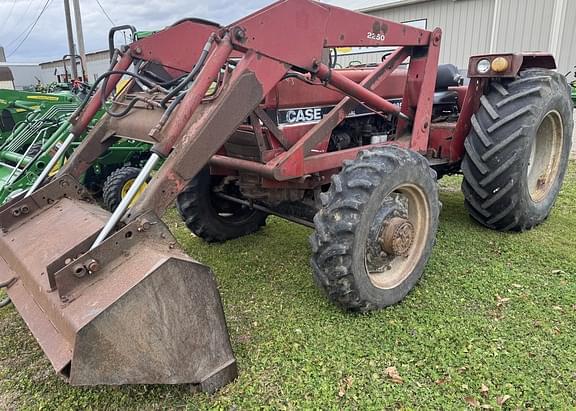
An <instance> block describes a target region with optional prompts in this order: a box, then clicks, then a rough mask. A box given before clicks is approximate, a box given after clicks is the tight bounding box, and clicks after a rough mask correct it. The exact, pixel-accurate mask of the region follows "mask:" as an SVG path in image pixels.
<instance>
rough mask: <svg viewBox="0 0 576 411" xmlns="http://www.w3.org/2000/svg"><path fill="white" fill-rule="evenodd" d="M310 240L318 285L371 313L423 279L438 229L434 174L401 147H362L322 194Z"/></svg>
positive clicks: (333, 297)
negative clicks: (367, 148)
mask: <svg viewBox="0 0 576 411" xmlns="http://www.w3.org/2000/svg"><path fill="white" fill-rule="evenodd" d="M321 201H322V208H321V209H320V210H319V211H318V213H317V214H316V216H315V217H314V224H315V227H316V230H315V232H314V233H313V234H312V236H311V237H310V243H311V246H312V253H313V255H312V258H311V264H312V268H313V271H314V277H315V280H316V283H317V284H318V285H319V286H320V287H321V288H322V289H323V290H324V291H325V292H326V294H327V296H328V298H329V299H330V300H331V301H332V302H334V303H335V304H337V305H338V306H340V307H342V308H344V309H346V310H350V311H359V312H366V311H371V310H376V309H380V308H383V307H387V306H389V305H392V304H395V303H397V302H399V301H400V300H402V299H403V298H404V297H405V296H406V295H407V294H408V292H410V290H411V289H412V288H413V287H414V285H415V284H416V283H417V282H418V280H419V279H420V277H421V276H422V273H423V271H424V267H425V265H426V262H427V261H428V258H429V257H430V254H431V252H432V246H433V244H434V239H435V236H436V231H437V228H438V215H439V210H440V205H439V200H438V188H437V184H436V173H435V172H434V171H433V170H432V169H431V168H430V167H429V165H428V163H427V161H426V159H425V158H424V157H422V156H421V155H420V154H417V153H415V152H413V151H410V150H407V149H403V148H399V147H393V146H389V147H381V148H372V149H369V150H365V151H362V152H361V153H359V155H358V157H357V158H356V160H354V161H348V162H345V163H344V166H343V168H342V170H341V171H340V173H339V174H336V175H334V176H333V177H332V184H331V185H330V188H329V189H328V191H327V192H326V193H324V194H323V195H322V196H321Z"/></svg>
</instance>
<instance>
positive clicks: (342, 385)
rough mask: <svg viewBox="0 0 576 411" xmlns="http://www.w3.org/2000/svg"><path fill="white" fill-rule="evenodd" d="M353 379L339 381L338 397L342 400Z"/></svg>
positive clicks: (347, 378)
mask: <svg viewBox="0 0 576 411" xmlns="http://www.w3.org/2000/svg"><path fill="white" fill-rule="evenodd" d="M352 381H353V378H352V377H350V376H348V377H346V378H344V379H342V381H340V388H339V389H338V396H339V397H340V398H342V397H343V396H345V395H346V391H348V389H349V388H350V387H352Z"/></svg>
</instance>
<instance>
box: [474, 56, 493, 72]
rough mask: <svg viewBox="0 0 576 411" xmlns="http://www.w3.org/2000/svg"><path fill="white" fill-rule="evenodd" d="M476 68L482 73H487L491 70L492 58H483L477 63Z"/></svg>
mask: <svg viewBox="0 0 576 411" xmlns="http://www.w3.org/2000/svg"><path fill="white" fill-rule="evenodd" d="M476 70H477V71H478V73H480V74H486V73H488V72H489V71H490V60H488V59H482V60H480V61H479V62H478V63H477V64H476Z"/></svg>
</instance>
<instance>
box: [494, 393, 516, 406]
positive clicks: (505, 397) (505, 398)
mask: <svg viewBox="0 0 576 411" xmlns="http://www.w3.org/2000/svg"><path fill="white" fill-rule="evenodd" d="M510 398H512V397H511V396H509V395H500V396H498V397H496V404H498V405H500V406H502V405H504V403H505V402H506V401H508V400H509V399H510Z"/></svg>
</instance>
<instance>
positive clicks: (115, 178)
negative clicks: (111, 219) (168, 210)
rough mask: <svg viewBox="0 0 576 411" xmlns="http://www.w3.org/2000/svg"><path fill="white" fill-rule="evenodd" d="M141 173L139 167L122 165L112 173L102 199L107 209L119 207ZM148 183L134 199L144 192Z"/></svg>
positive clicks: (107, 180)
mask: <svg viewBox="0 0 576 411" xmlns="http://www.w3.org/2000/svg"><path fill="white" fill-rule="evenodd" d="M139 173H140V169H139V168H138V167H121V168H119V169H117V170H115V171H114V172H112V174H110V176H109V177H108V178H107V179H106V182H105V183H104V187H103V188H102V200H103V202H104V206H105V207H106V209H107V210H109V211H112V212H113V211H114V210H115V209H116V207H118V205H119V204H120V202H121V201H122V199H123V198H124V196H125V195H126V194H128V190H130V187H132V184H134V180H136V177H138V174H139ZM146 185H147V184H146V183H144V185H142V187H141V188H140V190H139V192H138V194H137V195H136V198H135V199H134V201H136V199H137V198H138V197H139V196H140V194H142V192H143V191H144V189H145V188H146Z"/></svg>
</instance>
